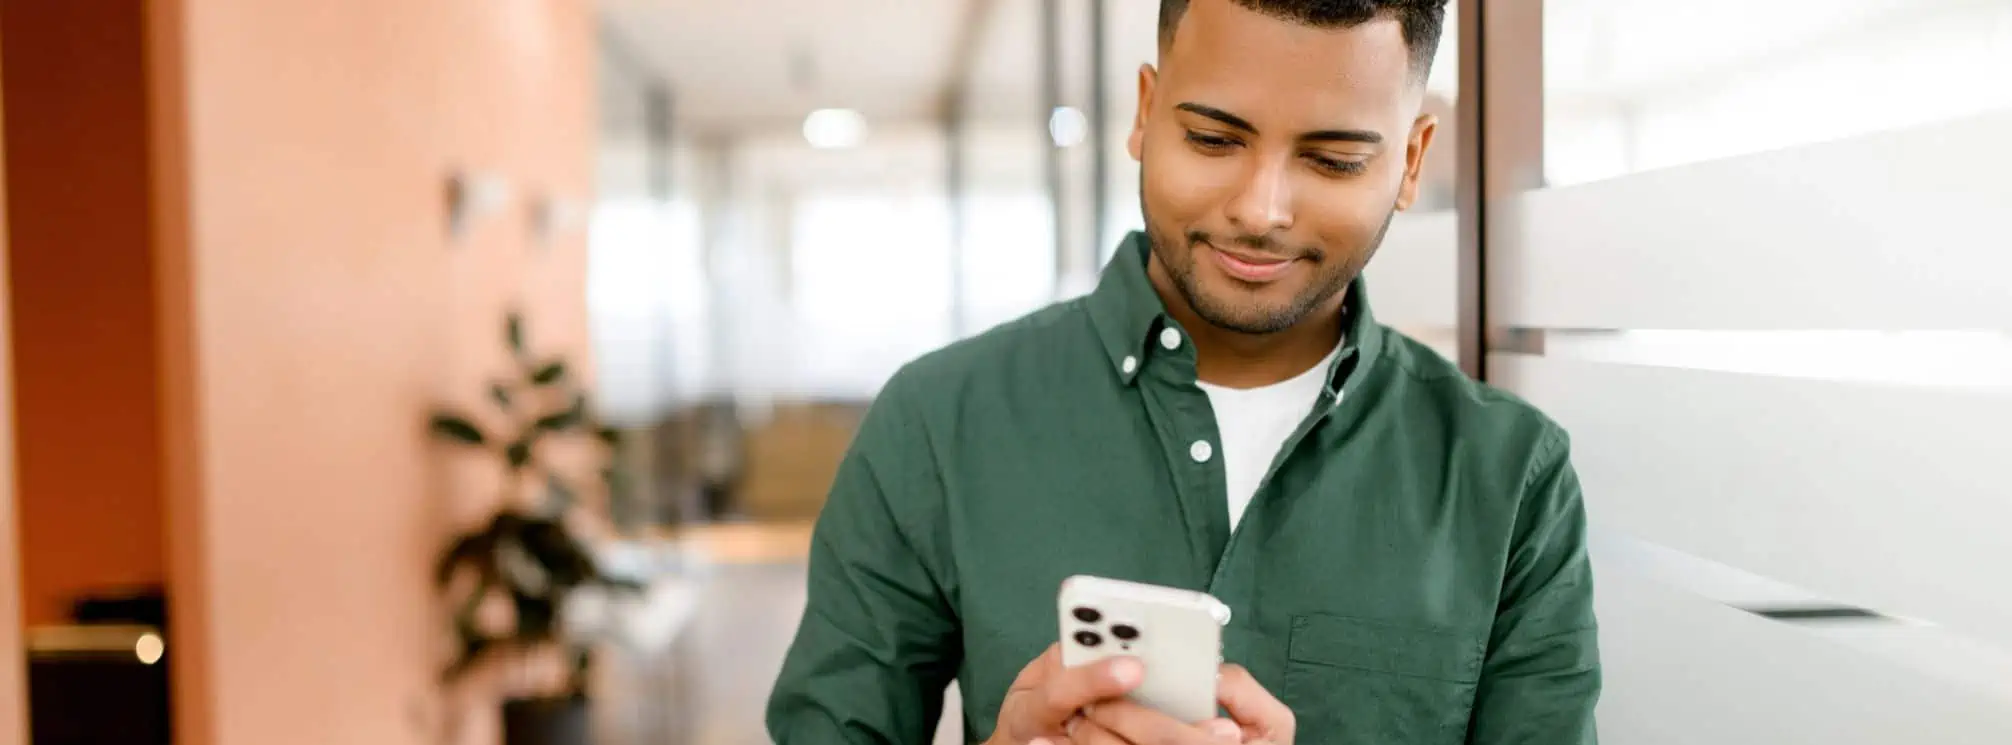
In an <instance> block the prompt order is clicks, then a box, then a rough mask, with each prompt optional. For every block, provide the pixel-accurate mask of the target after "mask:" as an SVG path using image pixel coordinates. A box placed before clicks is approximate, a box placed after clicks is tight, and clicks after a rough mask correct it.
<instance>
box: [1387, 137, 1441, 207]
mask: <svg viewBox="0 0 2012 745" xmlns="http://www.w3.org/2000/svg"><path fill="white" fill-rule="evenodd" d="M1438 131H1439V117H1437V116H1434V115H1432V114H1419V115H1418V120H1417V121H1414V122H1412V123H1411V137H1410V138H1409V139H1408V140H1407V141H1406V143H1405V146H1404V183H1402V184H1400V185H1399V186H1398V190H1397V209H1399V210H1408V209H1411V205H1413V204H1416V203H1417V202H1418V177H1419V173H1420V172H1422V171H1423V170H1424V168H1425V153H1426V151H1427V150H1430V149H1431V148H1432V136H1433V135H1434V134H1435V133H1437V132H1438Z"/></svg>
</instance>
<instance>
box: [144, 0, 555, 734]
mask: <svg viewBox="0 0 2012 745" xmlns="http://www.w3.org/2000/svg"><path fill="white" fill-rule="evenodd" d="M150 12H151V13H152V14H153V18H152V25H151V27H150V28H151V33H152V36H153V47H152V49H153V50H154V54H155V57H154V61H155V63H156V64H155V68H154V72H155V75H156V79H155V88H156V91H157V101H159V102H160V103H159V106H160V108H159V109H158V110H157V111H156V119H157V124H156V127H157V130H156V137H157V138H158V139H160V140H162V141H165V142H167V143H169V146H168V147H166V148H164V149H163V151H162V152H160V153H157V156H156V163H157V164H158V165H159V166H160V170H161V171H162V173H161V175H160V177H159V181H158V182H157V194H156V198H157V203H158V205H160V207H159V209H161V210H162V211H163V212H164V213H165V214H168V215H169V217H168V218H166V219H163V220H162V228H161V240H160V241H159V243H160V246H161V250H162V251H163V252H164V254H166V255H167V256H168V258H167V259H165V260H163V261H162V262H161V264H162V270H161V274H162V276H161V279H162V281H163V283H164V287H166V288H167V289H164V297H163V303H164V305H163V306H162V307H163V308H164V309H166V310H165V311H164V312H165V313H166V314H167V315H168V316H169V317H168V318H165V319H164V323H165V324H166V326H165V327H164V328H165V330H164V331H163V337H164V339H165V341H166V343H165V345H164V347H163V352H162V357H161V359H162V364H163V368H164V370H163V374H164V377H165V379H166V380H167V381H168V386H169V393H168V394H167V396H168V399H167V401H166V402H165V404H166V408H167V410H168V411H169V412H170V414H169V415H168V417H167V419H168V422H167V423H168V426H169V427H170V432H171V433H176V434H177V436H176V437H175V439H174V442H172V443H170V448H169V451H170V456H169V463H167V473H168V474H169V476H168V479H167V482H168V494H169V496H168V505H169V506H168V512H169V524H170V539H169V540H170V544H171V546H170V551H171V552H172V555H173V559H172V562H171V566H172V568H171V578H172V581H173V582H174V586H175V596H174V602H175V604H176V611H175V613H176V615H175V622H176V623H177V624H180V625H182V627H183V628H186V629H187V630H188V632H187V633H186V634H182V635H181V636H182V638H179V639H175V640H171V645H172V646H171V649H179V650H181V651H182V652H183V653H184V654H185V655H188V654H192V655H194V661H193V662H192V661H191V658H190V657H188V656H184V657H180V658H178V660H177V662H178V664H179V665H182V666H183V669H180V670H178V672H177V675H178V677H177V685H178V695H181V694H186V693H194V694H196V695H183V696H182V700H180V701H179V702H178V707H177V714H178V716H179V717H180V720H179V721H178V725H177V726H178V730H179V740H178V741H179V742H181V743H185V744H187V745H198V744H205V745H206V744H208V743H217V744H219V745H266V744H267V743H280V742H284V743H288V744H289V745H320V744H327V745H336V744H338V743H340V744H344V745H347V744H349V743H372V745H379V744H383V745H398V744H399V743H411V744H413V745H419V744H421V743H427V744H428V745H431V743H434V742H439V741H441V740H440V739H439V738H440V737H441V736H442V734H443V731H444V730H447V729H452V728H451V727H450V726H449V725H450V724H453V723H454V722H455V721H456V720H457V717H456V716H455V712H454V710H453V709H452V708H451V707H450V706H448V705H447V704H446V703H444V702H443V701H441V700H440V699H439V698H438V697H437V696H436V695H435V673H436V671H437V669H438V664H439V663H440V662H441V661H442V660H444V656H443V655H444V653H445V651H446V645H445V642H446V638H445V635H444V633H443V632H444V629H443V627H442V626H441V617H440V616H439V615H438V614H437V613H436V608H435V607H434V599H433V596H432V593H431V591H430V588H429V587H428V585H427V581H426V574H427V568H428V564H429V561H430V560H431V558H432V556H433V554H434V552H435V551H436V550H437V549H438V548H439V547H440V545H441V542H442V540H443V538H444V536H445V534H446V531H447V530H448V529H449V527H450V526H452V525H455V524H456V523H457V522H458V521H462V520H467V519H472V518H474V517H476V516H477V515H478V513H479V512H480V511H481V510H482V508H484V507H485V506H486V503H487V501H488V499H489V498H488V497H487V496H485V492H484V491H483V488H482V485H481V484H478V483H473V482H474V481H475V480H474V479H469V478H463V477H464V476H468V474H466V473H462V472H459V471H457V470H455V469H448V468H443V467H442V466H440V465H439V460H438V459H437V458H436V457H435V456H436V455H437V452H436V451H434V450H432V449H430V447H429V444H428V442H427V440H426V439H425V438H424V435H423V431H422V425H423V421H424V415H425V412H426V410H427V407H428V405H429V404H430V403H431V402H433V401H436V400H440V399H444V398H446V399H457V400H473V399H476V398H477V397H478V396H477V394H478V393H479V391H480V389H479V388H478V387H477V385H478V383H479V382H480V381H481V380H483V378H484V377H485V376H486V375H487V374H488V373H490V372H492V371H497V370H499V369H500V365H501V363H502V360H503V356H502V350H501V346H500V339H499V334H500V331H499V327H500V317H501V313H502V311H503V308H504V307H505V306H506V304H508V303H512V302H515V301H519V300H522V301H524V302H525V303H526V305H527V306H528V308H529V310H530V311H531V333H532V336H533V339H534V341H536V342H539V343H540V344H541V346H556V347H558V348H559V349H562V350H566V351H571V352H574V353H576V354H578V355H584V354H585V353H586V351H587V350H586V338H587V337H586V318H585V313H586V308H585V300H584V296H583V293H584V272H585V260H584V251H585V249H584V237H585V236H584V232H583V231H582V230H580V229H578V228H575V229H572V230H570V231H568V232H566V233H565V234H564V235H563V237H562V239H561V240H560V241H559V242H558V243H557V244H556V245H551V246H543V245H539V244H537V242H535V241H533V240H532V235H531V231H530V227H529V226H530V216H529V212H528V208H527V207H526V205H525V203H526V201H527V200H528V199H529V198H530V197H532V196H535V195H536V194H538V193H541V192H546V191H549V192H551V193H555V194H557V195H558V196H561V197H565V198H570V199H575V200H584V199H586V198H588V197H589V196H590V195H589V193H588V190H589V189H590V186H591V172H590V163H591V156H592V152H591V151H592V137H593V124H594V116H593V111H592V105H593V98H592V96H593V90H594V86H593V70H592V68H591V65H592V60H593V55H592V49H593V48H592V45H593V43H594V39H595V35H594V20H593V15H592V8H591V6H590V4H589V3H585V2H576V1H572V0H426V1H425V2H413V1H412V0H343V1H342V2H273V1H272V0H174V1H172V2H166V1H164V2H157V3H155V4H152V5H150ZM177 109H179V111H178V110H177ZM456 167H466V168H471V169H477V170H480V171H483V172H487V173H491V174H494V175H495V176H498V177H500V178H502V179H504V180H505V181H507V182H508V183H509V184H510V185H511V186H512V187H513V191H514V193H515V196H516V197H517V198H518V199H516V200H515V201H513V202H511V205H510V206H509V207H508V208H507V210H506V211H505V212H504V213H502V214H496V215H492V216H489V217H486V218H484V219H481V220H479V221H477V222H476V223H474V224H473V225H472V226H471V230H470V232H469V234H468V235H466V236H465V237H464V238H462V239H459V240H454V239H451V238H450V236H449V231H448V221H447V215H446V210H445V201H444V192H445V189H444V183H445V177H446V175H447V174H448V173H449V171H450V170H451V169H454V168H456ZM177 205H181V206H179V207H178V206H177ZM175 214H181V215H185V216H186V220H185V221H184V222H183V224H176V219H175V218H174V215H175ZM178 324H179V325H178ZM181 433H186V434H187V437H186V438H182V437H180V436H179V435H180V434H181ZM183 442H187V443H192V445H191V446H189V447H186V448H184V447H182V446H181V445H180V444H179V443H183ZM452 736H454V737H455V738H456V739H458V740H460V741H463V742H481V741H485V740H490V739H493V737H494V732H493V721H487V720H483V719H481V718H479V717H478V721H476V722H475V723H474V725H473V726H472V729H461V730H459V731H458V732H456V733H453V735H452Z"/></svg>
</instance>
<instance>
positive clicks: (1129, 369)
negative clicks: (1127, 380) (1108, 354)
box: [1124, 357, 1139, 375]
mask: <svg viewBox="0 0 2012 745" xmlns="http://www.w3.org/2000/svg"><path fill="white" fill-rule="evenodd" d="M1124 368H1125V374H1126V375H1130V374H1132V373H1135V372H1138V371H1139V358H1137V357H1126V358H1125V365H1124Z"/></svg>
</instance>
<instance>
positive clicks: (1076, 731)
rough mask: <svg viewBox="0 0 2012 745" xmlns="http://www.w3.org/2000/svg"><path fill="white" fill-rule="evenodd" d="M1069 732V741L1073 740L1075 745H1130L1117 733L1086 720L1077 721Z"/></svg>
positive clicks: (1130, 744)
mask: <svg viewBox="0 0 2012 745" xmlns="http://www.w3.org/2000/svg"><path fill="white" fill-rule="evenodd" d="M1069 732H1070V734H1069V739H1071V740H1074V741H1075V745H1132V743H1129V742H1126V741H1125V738H1122V737H1119V736H1118V735H1117V733H1115V732H1112V731H1110V730H1108V729H1104V726H1103V725H1101V724H1098V723H1096V722H1093V721H1090V720H1088V719H1083V720H1079V721H1077V722H1076V725H1075V727H1073V728H1071V729H1070V730H1069Z"/></svg>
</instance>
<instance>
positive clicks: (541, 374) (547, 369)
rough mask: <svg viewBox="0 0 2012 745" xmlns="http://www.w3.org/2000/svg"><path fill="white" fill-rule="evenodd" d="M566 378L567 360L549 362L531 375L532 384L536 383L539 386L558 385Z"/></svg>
mask: <svg viewBox="0 0 2012 745" xmlns="http://www.w3.org/2000/svg"><path fill="white" fill-rule="evenodd" d="M565 378H566V361H565V360H553V361H551V362H547V363H545V366H544V367H540V368H538V370H537V371H536V372H533V373H531V382H533V383H536V384H538V385H551V384H553V383H557V382H559V381H561V380H564V379H565Z"/></svg>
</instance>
